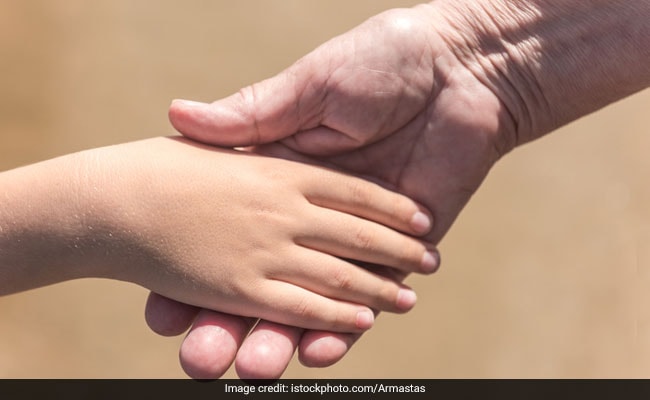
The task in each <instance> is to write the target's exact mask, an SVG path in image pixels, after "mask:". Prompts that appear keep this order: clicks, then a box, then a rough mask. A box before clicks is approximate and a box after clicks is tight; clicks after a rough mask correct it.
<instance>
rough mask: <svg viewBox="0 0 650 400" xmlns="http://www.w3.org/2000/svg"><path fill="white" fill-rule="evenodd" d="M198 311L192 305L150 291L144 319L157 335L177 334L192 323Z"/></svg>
mask: <svg viewBox="0 0 650 400" xmlns="http://www.w3.org/2000/svg"><path fill="white" fill-rule="evenodd" d="M198 312H199V309H198V308H196V307H194V306H191V305H188V304H184V303H180V302H178V301H176V300H172V299H170V298H168V297H165V296H162V295H160V294H158V293H154V292H151V293H149V297H147V303H146V306H145V311H144V319H145V321H146V323H147V325H148V326H149V328H150V329H151V330H152V331H154V332H155V333H157V334H158V335H161V336H178V335H180V334H181V333H183V332H185V331H186V330H187V329H188V328H189V327H190V325H192V321H193V320H194V318H195V317H196V314H197V313H198Z"/></svg>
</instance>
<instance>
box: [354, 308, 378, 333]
mask: <svg viewBox="0 0 650 400" xmlns="http://www.w3.org/2000/svg"><path fill="white" fill-rule="evenodd" d="M374 322H375V315H374V314H373V313H372V312H371V311H359V313H358V314H357V328H359V329H363V330H366V329H370V328H371V327H372V325H373V324H374Z"/></svg>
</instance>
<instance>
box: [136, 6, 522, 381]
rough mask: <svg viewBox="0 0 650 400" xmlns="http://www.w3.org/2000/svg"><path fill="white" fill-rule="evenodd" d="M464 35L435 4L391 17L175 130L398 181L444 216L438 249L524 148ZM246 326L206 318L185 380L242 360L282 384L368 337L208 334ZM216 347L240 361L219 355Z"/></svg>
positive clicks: (286, 331) (251, 372)
mask: <svg viewBox="0 0 650 400" xmlns="http://www.w3.org/2000/svg"><path fill="white" fill-rule="evenodd" d="M452 31H454V30H453V29H452V25H451V22H450V21H449V20H447V19H445V18H443V16H442V15H441V14H440V13H438V12H437V11H436V10H435V9H434V8H433V7H431V6H429V5H424V6H419V7H416V8H414V9H409V10H392V11H389V12H385V13H383V14H380V15H378V16H376V17H373V18H371V19H370V20H368V21H367V22H365V23H363V24H362V25H360V26H359V27H357V28H355V29H354V30H352V31H350V32H348V33H346V34H344V35H342V36H339V37H337V38H334V39H333V40H331V41H329V42H327V43H325V44H324V45H322V46H321V47H319V48H317V49H316V50H315V51H313V52H312V53H310V54H308V55H307V56H305V57H303V58H302V59H301V60H299V61H298V62H296V63H295V64H294V65H292V66H291V67H289V68H288V69H287V70H286V71H283V72H282V73H280V74H279V75H277V76H275V77H273V78H270V79H268V80H265V81H262V82H260V83H257V84H254V85H252V86H250V87H247V88H244V89H242V90H241V91H240V92H239V93H237V94H235V95H233V96H230V97H228V98H225V99H222V100H218V101H216V102H214V103H212V104H203V103H195V102H186V101H177V102H174V103H173V104H172V106H171V108H170V112H169V114H170V120H171V122H172V124H173V125H174V126H175V127H176V128H177V129H178V130H179V131H180V132H181V133H183V134H184V135H185V136H188V137H191V138H193V139H196V140H199V141H202V142H205V143H209V144H215V145H225V146H250V145H258V147H257V148H256V150H255V151H258V152H264V153H266V154H273V155H275V156H279V157H291V158H296V157H297V155H296V154H295V153H292V152H291V150H293V151H297V152H298V153H303V154H309V155H316V156H319V157H320V159H321V160H322V161H326V162H328V163H331V164H334V165H336V166H338V167H340V168H342V169H344V170H347V171H351V172H353V173H358V174H363V175H366V176H371V177H374V178H377V179H380V180H383V181H385V182H388V183H389V184H391V185H393V186H394V187H395V188H397V190H398V191H399V192H401V193H403V194H405V195H407V196H409V197H411V198H413V199H415V200H416V201H419V202H421V203H422V204H424V205H425V206H426V207H428V208H429V209H430V210H431V211H432V213H433V215H434V219H435V226H434V228H433V230H432V231H431V232H430V234H429V235H427V236H426V238H427V240H429V241H430V242H431V243H438V242H439V241H440V239H441V238H442V237H443V236H444V234H445V233H446V232H447V230H448V229H449V228H450V226H451V224H452V223H453V221H454V220H455V219H456V217H457V216H458V214H459V213H460V211H461V210H462V208H463V207H464V205H465V204H466V203H467V201H468V200H469V198H470V197H471V195H472V194H473V193H474V191H475V190H476V189H477V188H478V187H479V185H480V183H481V182H482V180H483V179H484V177H485V176H486V175H487V173H488V171H489V170H490V168H491V167H492V165H493V164H494V163H495V162H496V161H497V160H498V159H499V158H500V157H501V156H502V155H503V154H504V153H505V152H507V151H508V150H509V149H510V148H511V147H512V146H513V145H514V144H513V143H512V142H511V140H510V139H511V138H512V137H513V136H514V130H515V126H516V124H515V122H514V121H513V120H512V118H511V116H510V115H509V114H508V112H507V111H506V110H505V108H504V107H503V104H502V102H501V100H500V97H499V96H498V95H497V94H495V92H494V91H493V90H492V89H491V88H490V87H489V86H487V85H486V84H485V83H484V80H482V79H480V77H478V76H477V75H476V74H475V73H474V72H472V71H471V70H470V69H469V68H467V66H466V64H465V63H463V62H461V61H460V60H459V59H458V58H457V56H456V54H458V53H459V52H460V53H462V52H463V51H466V52H470V51H471V49H463V48H462V44H460V43H458V42H455V41H454V40H453V38H451V37H449V36H445V33H446V32H452ZM270 142H275V143H274V144H271V145H263V146H259V145H261V144H263V143H270ZM165 310H169V311H170V312H171V311H172V310H174V312H175V313H181V314H182V313H185V315H188V317H187V318H185V320H184V321H185V324H182V323H181V324H176V325H174V322H173V321H166V320H163V319H161V318H149V320H148V321H149V323H150V326H151V327H152V329H154V330H156V331H168V332H172V331H175V332H181V331H183V330H184V328H186V327H187V326H188V324H187V322H188V321H190V320H191V317H189V316H193V315H194V314H193V312H195V311H193V310H192V309H185V310H184V311H183V307H182V305H180V304H175V303H170V302H167V301H164V300H162V299H160V298H159V297H158V296H157V295H152V300H151V302H150V303H149V304H148V310H147V311H148V313H149V315H150V316H152V315H154V316H161V315H163V314H164V311H165ZM237 324H240V322H238V320H237V317H235V316H228V315H224V314H219V313H211V312H209V311H207V310H204V311H201V312H200V313H199V316H198V318H197V321H196V323H195V327H196V329H193V330H191V331H190V333H189V334H188V336H187V338H186V340H185V342H184V344H183V347H182V348H181V363H182V364H183V366H184V368H185V370H186V371H187V372H188V373H189V374H190V375H191V376H193V377H201V378H216V377H218V376H220V375H221V374H223V373H224V372H225V370H226V369H227V368H228V366H229V365H230V363H231V362H232V361H233V359H234V358H235V357H236V366H237V371H238V373H239V375H240V376H241V377H245V378H250V377H257V378H277V377H279V376H280V375H281V374H282V372H283V371H284V368H285V367H286V365H287V363H288V362H289V360H290V358H291V354H292V353H293V351H294V349H295V348H296V347H299V348H300V360H301V362H303V364H305V365H308V366H326V365H330V364H332V363H334V362H336V361H337V360H339V359H340V358H341V357H342V356H343V355H344V354H345V352H346V351H347V350H348V349H349V348H350V346H351V345H352V344H353V343H354V341H355V340H356V339H357V338H358V337H359V336H358V335H349V334H334V333H327V332H319V331H307V332H305V333H303V331H302V330H300V329H296V328H292V327H289V326H277V325H274V324H270V323H265V322H262V323H261V324H260V325H258V326H257V327H256V328H255V329H254V330H253V332H252V333H251V334H250V336H249V337H247V338H246V340H244V337H245V336H246V333H247V331H246V330H245V329H243V330H232V329H230V330H228V329H226V331H227V332H228V334H227V335H226V336H227V340H226V339H221V338H217V337H214V336H211V335H212V331H210V330H208V329H206V326H210V325H212V326H221V327H229V326H232V325H237ZM206 343H218V344H219V345H220V346H222V348H228V351H227V352H225V353H214V352H212V350H211V347H208V346H207V345H206ZM240 345H241V349H240V350H239V352H238V353H237V347H239V346H240ZM235 354H236V356H235Z"/></svg>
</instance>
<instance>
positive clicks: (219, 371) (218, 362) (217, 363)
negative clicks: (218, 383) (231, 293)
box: [179, 310, 250, 379]
mask: <svg viewBox="0 0 650 400" xmlns="http://www.w3.org/2000/svg"><path fill="white" fill-rule="evenodd" d="M249 328H250V321H249V320H247V319H245V318H242V317H237V316H234V315H228V314H222V313H218V312H214V311H209V310H202V311H201V312H200V313H199V314H198V315H197V317H196V320H195V321H194V325H193V326H192V329H191V330H190V332H189V333H188V334H187V336H186V337H185V339H184V340H183V343H182V344H181V348H180V351H179V360H180V363H181V367H182V368H183V371H185V373H186V374H187V375H188V376H189V377H191V378H192V379H217V378H219V377H221V376H222V375H223V374H225V373H226V371H228V368H230V366H231V365H232V363H233V361H234V360H235V356H236V355H237V350H238V349H239V346H240V345H241V343H242V341H243V340H244V337H245V336H246V333H247V332H248V329H249Z"/></svg>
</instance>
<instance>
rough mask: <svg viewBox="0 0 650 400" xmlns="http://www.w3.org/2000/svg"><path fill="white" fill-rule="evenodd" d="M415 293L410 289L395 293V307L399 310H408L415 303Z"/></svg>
mask: <svg viewBox="0 0 650 400" xmlns="http://www.w3.org/2000/svg"><path fill="white" fill-rule="evenodd" d="M417 299H418V298H417V296H416V295H415V292H414V291H412V290H410V289H400V290H399V292H397V307H398V308H399V309H401V310H405V311H406V310H410V309H411V308H413V306H414V305H415V303H416V302H417Z"/></svg>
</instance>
